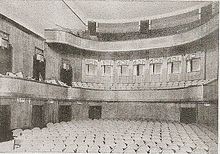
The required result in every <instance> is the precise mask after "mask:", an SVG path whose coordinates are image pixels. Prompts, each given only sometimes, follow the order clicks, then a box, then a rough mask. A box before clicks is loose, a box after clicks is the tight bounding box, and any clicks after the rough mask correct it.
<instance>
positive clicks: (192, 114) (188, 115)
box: [180, 108, 196, 124]
mask: <svg viewBox="0 0 220 154" xmlns="http://www.w3.org/2000/svg"><path fill="white" fill-rule="evenodd" d="M180 122H181V123H187V124H189V123H196V108H181V112H180Z"/></svg>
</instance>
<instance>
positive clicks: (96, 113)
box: [89, 106, 102, 119]
mask: <svg viewBox="0 0 220 154" xmlns="http://www.w3.org/2000/svg"><path fill="white" fill-rule="evenodd" d="M101 117H102V107H101V106H90V107H89V119H101Z"/></svg>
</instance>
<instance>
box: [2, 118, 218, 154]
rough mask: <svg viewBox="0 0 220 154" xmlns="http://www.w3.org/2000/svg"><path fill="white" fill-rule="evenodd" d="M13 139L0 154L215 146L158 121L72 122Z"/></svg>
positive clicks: (201, 131)
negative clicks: (9, 153) (3, 153)
mask: <svg viewBox="0 0 220 154" xmlns="http://www.w3.org/2000/svg"><path fill="white" fill-rule="evenodd" d="M20 134H21V135H20ZM14 135H17V136H18V137H16V138H15V140H14V141H9V142H3V143H0V152H69V153H73V152H75V153H149V154H172V153H173V154H174V153H178V154H205V153H207V154H208V153H211V154H216V153H217V142H218V140H217V135H216V134H214V133H213V132H211V131H209V130H208V129H207V128H206V127H203V126H201V125H196V124H182V123H177V122H158V121H119V120H80V121H75V120H73V121H70V122H61V123H55V124H52V123H49V124H47V127H46V128H43V129H40V128H33V129H31V130H17V131H15V132H14ZM14 143H15V149H14V150H13V145H14Z"/></svg>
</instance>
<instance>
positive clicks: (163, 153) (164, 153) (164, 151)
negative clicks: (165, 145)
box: [161, 149, 174, 154]
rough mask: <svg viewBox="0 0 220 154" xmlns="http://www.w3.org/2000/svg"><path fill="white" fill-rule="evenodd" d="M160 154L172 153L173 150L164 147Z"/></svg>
mask: <svg viewBox="0 0 220 154" xmlns="http://www.w3.org/2000/svg"><path fill="white" fill-rule="evenodd" d="M161 154H174V151H173V150H169V149H165V150H162V153H161Z"/></svg>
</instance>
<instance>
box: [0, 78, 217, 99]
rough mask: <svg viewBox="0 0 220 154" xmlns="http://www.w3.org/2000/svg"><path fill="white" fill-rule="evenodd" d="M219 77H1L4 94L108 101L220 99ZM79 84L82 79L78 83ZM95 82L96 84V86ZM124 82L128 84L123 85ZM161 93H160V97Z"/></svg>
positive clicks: (0, 82)
mask: <svg viewBox="0 0 220 154" xmlns="http://www.w3.org/2000/svg"><path fill="white" fill-rule="evenodd" d="M216 82H217V80H216V79H213V80H197V81H183V82H178V83H174V82H173V83H172V82H168V83H149V84H145V85H142V87H141V86H137V85H132V84H130V85H125V84H124V85H121V84H118V85H117V86H116V85H114V86H115V87H114V88H112V87H113V86H112V85H111V86H110V87H109V86H104V87H102V85H101V86H100V85H99V86H98V85H97V87H96V85H95V84H93V85H89V84H88V83H80V84H81V85H79V86H76V85H74V86H73V87H69V88H67V87H64V86H59V85H56V84H50V83H44V82H38V81H32V80H27V79H21V78H11V77H0V84H1V87H0V98H1V97H3V98H4V97H6V98H11V97H12V98H34V99H46V100H63V101H98V102H100V101H104V102H109V101H110V102H112V101H113V102H120V101H122V102H131V101H132V102H137V101H138V102H181V101H186V102H190V101H195V102H204V101H213V100H217V84H216ZM78 84H79V83H78ZM92 86H93V87H92ZM122 86H124V87H122ZM158 96H160V97H159V98H158Z"/></svg>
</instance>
